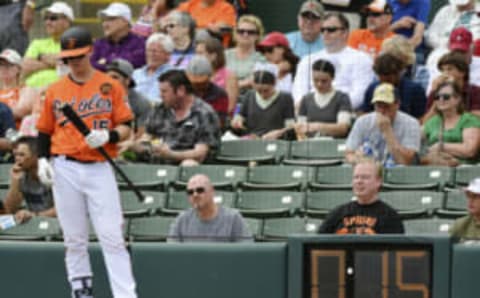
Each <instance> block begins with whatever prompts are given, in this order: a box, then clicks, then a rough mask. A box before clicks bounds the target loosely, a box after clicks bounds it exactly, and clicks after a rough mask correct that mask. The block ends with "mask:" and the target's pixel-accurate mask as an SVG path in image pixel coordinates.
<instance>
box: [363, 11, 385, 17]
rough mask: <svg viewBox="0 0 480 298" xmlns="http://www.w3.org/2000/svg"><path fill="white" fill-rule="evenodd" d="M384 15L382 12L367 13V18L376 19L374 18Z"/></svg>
mask: <svg viewBox="0 0 480 298" xmlns="http://www.w3.org/2000/svg"><path fill="white" fill-rule="evenodd" d="M382 15H383V13H382V12H367V13H366V16H367V17H374V18H378V17H380V16H382Z"/></svg>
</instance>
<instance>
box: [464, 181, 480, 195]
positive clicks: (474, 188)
mask: <svg viewBox="0 0 480 298" xmlns="http://www.w3.org/2000/svg"><path fill="white" fill-rule="evenodd" d="M465 191H468V192H472V193H475V194H480V178H475V179H473V180H472V181H470V183H469V184H468V186H467V187H466V188H465Z"/></svg>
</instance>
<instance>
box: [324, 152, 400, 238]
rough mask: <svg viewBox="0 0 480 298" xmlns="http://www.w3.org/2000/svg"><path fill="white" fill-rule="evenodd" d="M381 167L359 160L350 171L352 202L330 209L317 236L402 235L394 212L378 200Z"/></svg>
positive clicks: (372, 162)
mask: <svg viewBox="0 0 480 298" xmlns="http://www.w3.org/2000/svg"><path fill="white" fill-rule="evenodd" d="M381 186H382V167H381V166H380V165H379V164H378V163H376V162H375V161H373V160H369V159H365V160H360V161H359V162H358V163H357V164H356V165H355V167H354V168H353V179H352V190H353V194H354V195H355V199H356V200H355V201H353V202H349V203H346V204H343V205H340V206H338V207H337V208H335V209H334V210H332V211H331V212H330V213H329V214H328V215H327V218H326V219H325V220H324V221H323V223H322V225H321V226H320V230H319V233H321V234H324V233H330V234H368V235H372V234H403V233H404V232H405V231H404V227H403V223H402V220H401V218H400V216H399V215H398V213H397V211H395V209H393V208H392V207H391V206H390V205H388V204H386V203H385V202H383V201H382V200H381V199H380V198H379V191H380V187H381Z"/></svg>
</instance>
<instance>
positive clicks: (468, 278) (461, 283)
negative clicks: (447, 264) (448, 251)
mask: <svg viewBox="0 0 480 298" xmlns="http://www.w3.org/2000/svg"><path fill="white" fill-rule="evenodd" d="M479 276H480V245H479V244H478V243H477V244H455V245H454V246H453V261H452V294H451V295H450V297H452V298H473V297H478V296H479V294H478V279H479Z"/></svg>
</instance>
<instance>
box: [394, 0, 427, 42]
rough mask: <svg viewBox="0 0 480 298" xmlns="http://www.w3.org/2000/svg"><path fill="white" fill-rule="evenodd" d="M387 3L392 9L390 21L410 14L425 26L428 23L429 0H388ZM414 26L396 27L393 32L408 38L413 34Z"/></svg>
mask: <svg viewBox="0 0 480 298" xmlns="http://www.w3.org/2000/svg"><path fill="white" fill-rule="evenodd" d="M388 3H389V4H390V6H391V7H392V9H393V18H392V23H394V22H396V21H398V20H400V19H401V18H402V17H404V16H410V17H412V18H414V19H416V20H417V21H419V22H422V23H424V24H425V27H426V26H427V25H428V15H429V13H430V1H429V0H411V1H410V2H408V3H407V4H403V3H401V2H400V1H398V0H388ZM414 28H415V26H413V27H412V28H409V29H406V28H402V29H398V30H396V31H395V33H397V34H401V35H403V36H405V37H406V38H410V37H412V35H413V31H414Z"/></svg>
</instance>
